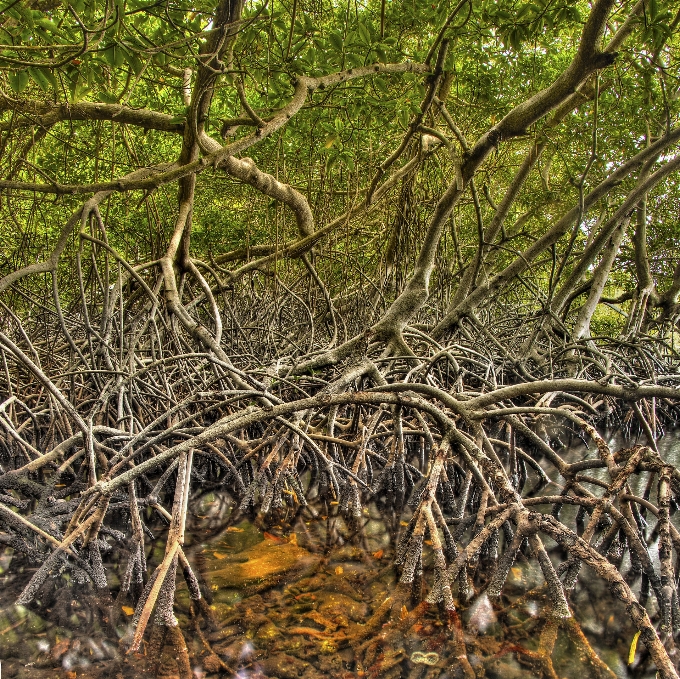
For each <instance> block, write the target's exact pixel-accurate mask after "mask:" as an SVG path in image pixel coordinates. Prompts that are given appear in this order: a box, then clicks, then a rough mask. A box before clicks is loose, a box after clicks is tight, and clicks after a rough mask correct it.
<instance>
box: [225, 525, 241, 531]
mask: <svg viewBox="0 0 680 679" xmlns="http://www.w3.org/2000/svg"><path fill="white" fill-rule="evenodd" d="M227 533H243V528H236V526H229V528H227Z"/></svg>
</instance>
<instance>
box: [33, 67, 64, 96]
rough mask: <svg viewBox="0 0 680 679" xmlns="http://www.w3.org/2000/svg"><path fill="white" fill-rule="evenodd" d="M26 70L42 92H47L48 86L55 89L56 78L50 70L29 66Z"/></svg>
mask: <svg viewBox="0 0 680 679" xmlns="http://www.w3.org/2000/svg"><path fill="white" fill-rule="evenodd" d="M28 72H29V74H30V76H31V78H33V80H34V81H35V83H36V84H37V85H38V87H39V88H40V89H41V90H42V91H43V92H48V91H49V90H50V88H54V89H57V79H56V78H55V77H54V75H53V73H52V71H50V70H48V69H46V68H38V67H31V68H29V69H28Z"/></svg>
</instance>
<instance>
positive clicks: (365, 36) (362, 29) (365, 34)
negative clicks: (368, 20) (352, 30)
mask: <svg viewBox="0 0 680 679" xmlns="http://www.w3.org/2000/svg"><path fill="white" fill-rule="evenodd" d="M358 30H359V37H360V38H361V40H362V41H363V42H365V43H366V44H367V45H370V44H371V34H370V33H369V31H368V28H366V26H365V24H362V23H361V22H359V26H358Z"/></svg>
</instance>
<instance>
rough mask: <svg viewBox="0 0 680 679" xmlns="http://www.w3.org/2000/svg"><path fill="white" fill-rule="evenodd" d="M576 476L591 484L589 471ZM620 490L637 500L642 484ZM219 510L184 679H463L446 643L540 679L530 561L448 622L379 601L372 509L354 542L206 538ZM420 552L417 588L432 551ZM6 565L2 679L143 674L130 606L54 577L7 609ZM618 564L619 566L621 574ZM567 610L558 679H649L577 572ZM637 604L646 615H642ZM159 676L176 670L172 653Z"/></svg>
mask: <svg viewBox="0 0 680 679" xmlns="http://www.w3.org/2000/svg"><path fill="white" fill-rule="evenodd" d="M611 443H612V448H613V449H618V448H619V447H621V445H622V444H623V442H622V441H621V440H620V439H614V438H612V439H611ZM626 443H627V445H630V444H631V442H626ZM659 448H660V450H661V453H662V455H663V456H664V457H665V459H668V460H669V461H672V462H674V463H676V464H677V463H679V462H680V459H679V458H680V437H678V436H675V435H673V436H668V437H666V438H664V439H662V440H661V441H660V442H659ZM568 455H569V458H570V459H572V458H573V459H588V458H590V457H595V455H596V453H595V451H594V450H592V449H591V450H590V451H588V450H586V449H585V448H583V447H576V446H575V447H573V448H572V449H571V450H570V451H569V454H568ZM589 473H591V475H592V476H595V477H598V476H600V475H602V474H601V471H600V470H597V469H595V470H591V471H590V472H589ZM632 490H633V492H634V493H635V494H640V495H642V494H643V492H644V487H642V486H639V487H638V486H635V487H633V488H632ZM652 499H653V498H652ZM225 507H226V504H225V502H224V498H221V497H219V496H215V495H207V496H205V497H203V498H202V499H201V501H200V503H198V504H197V505H196V506H195V508H194V511H193V517H192V522H193V525H192V531H191V533H190V535H189V538H188V541H187V545H186V552H187V554H188V555H189V558H190V560H191V561H192V563H193V564H194V566H195V570H196V574H197V576H198V577H199V579H200V580H202V584H203V589H204V591H206V592H207V593H208V598H209V617H210V618H211V619H210V620H208V621H207V622H205V621H204V622H202V623H200V624H199V625H198V626H196V622H195V620H194V619H193V617H192V610H191V606H190V601H189V597H188V592H187V589H186V585H184V583H183V581H182V578H181V575H180V576H179V577H178V592H177V597H176V605H175V613H176V616H177V618H178V621H179V623H180V626H181V628H182V629H183V630H184V634H185V638H186V641H187V646H188V648H189V652H190V656H191V658H192V664H193V667H192V671H193V674H194V676H195V677H196V679H217V677H238V679H265V678H269V679H275V678H279V679H293V678H295V679H298V678H302V679H321V678H322V677H338V678H339V679H350V678H354V677H374V678H376V679H377V678H378V677H381V678H383V677H384V678H386V679H389V678H391V677H392V678H394V679H397V678H401V677H403V678H404V679H435V678H438V679H454V678H456V679H457V678H459V677H460V678H465V679H467V677H468V676H471V675H469V674H466V667H465V666H464V665H463V664H462V663H461V662H460V660H459V659H458V656H459V655H460V652H461V651H460V645H458V646H457V645H456V639H458V640H459V641H460V640H462V641H463V642H464V644H465V648H466V652H467V659H468V663H469V665H468V666H467V668H469V671H471V672H472V673H474V675H475V676H477V677H480V676H487V677H489V678H490V679H494V678H499V679H500V678H503V679H513V678H517V679H519V678H521V677H540V676H548V675H547V674H544V673H545V672H547V669H546V667H545V665H544V664H543V662H542V660H541V649H542V645H543V644H544V642H545V637H546V630H547V629H548V628H547V626H546V620H547V619H546V617H545V615H544V610H545V609H546V601H545V598H544V596H543V592H542V589H541V586H542V583H543V578H542V575H541V572H540V569H539V568H538V566H536V565H535V564H533V562H529V561H527V560H522V559H519V560H518V561H517V562H516V563H515V565H514V566H513V568H512V569H511V571H510V575H509V578H508V581H507V584H506V588H505V593H506V595H507V597H506V598H504V599H503V603H502V605H500V604H497V603H493V604H492V603H491V602H490V601H489V600H488V599H487V598H486V597H484V596H482V597H477V598H475V599H473V601H472V602H471V603H470V604H469V605H465V604H464V603H463V602H461V601H458V598H457V594H458V593H457V591H456V590H455V589H454V596H456V601H457V603H458V611H457V614H456V616H454V619H453V620H449V619H446V618H445V617H443V616H442V615H441V614H440V612H439V611H438V610H437V609H436V607H430V608H427V607H425V606H417V605H416V603H417V602H416V601H411V600H410V599H407V600H405V601H404V602H403V604H402V605H401V607H400V608H396V609H395V607H394V606H393V605H392V604H391V602H392V601H393V600H394V597H395V591H396V590H395V587H396V580H395V573H394V571H393V569H392V568H391V567H390V562H391V559H392V556H393V547H392V546H391V542H390V539H389V536H388V527H387V526H386V525H385V523H384V522H383V520H382V518H381V515H380V513H379V512H378V510H377V509H376V507H375V506H371V507H369V508H368V509H367V510H365V514H364V517H363V519H364V520H363V525H364V528H363V534H362V535H360V536H356V535H355V536H354V537H352V531H351V530H350V529H349V527H348V526H346V525H345V524H344V522H343V520H342V519H341V518H339V517H337V516H336V517H334V516H333V515H332V514H333V512H334V511H335V510H334V509H333V508H325V509H326V510H327V511H329V514H330V516H329V515H326V514H323V512H322V511H321V508H317V509H318V514H319V516H318V518H317V519H315V520H309V521H302V520H298V521H297V522H296V523H294V525H292V526H289V525H284V524H282V525H279V526H273V527H269V530H267V531H265V530H262V529H260V528H258V527H256V526H255V525H253V523H250V522H248V521H243V522H241V523H239V524H237V525H234V526H230V527H229V528H228V529H226V530H224V531H221V532H219V533H217V534H215V535H213V536H212V537H209V538H208V537H207V536H208V535H210V534H211V532H212V530H213V529H214V528H215V526H217V525H218V524H219V523H220V522H221V521H223V520H224V514H225ZM674 520H677V516H676V517H675V519H674ZM163 548H164V541H163V539H162V536H161V538H159V539H158V540H157V541H156V542H155V543H154V544H153V545H152V546H151V548H150V551H149V555H148V556H149V562H150V563H151V564H154V565H155V563H157V562H158V561H159V560H160V558H161V557H162V551H163ZM425 549H426V551H425V557H424V566H425V573H426V576H425V583H426V584H427V583H429V580H428V577H429V576H428V566H430V564H431V554H430V553H428V551H427V546H426V548H425ZM13 560H14V558H13V556H12V554H11V550H6V551H5V552H4V553H2V554H0V569H2V570H1V571H0V604H2V606H3V608H2V610H1V611H0V659H2V677H17V678H18V679H22V678H25V679H43V678H44V679H52V678H55V679H56V678H61V677H63V678H64V679H76V678H78V677H92V678H93V679H94V678H97V677H102V678H103V677H107V678H108V677H110V678H111V679H114V678H115V679H131V678H132V677H145V678H146V677H149V676H150V675H149V674H148V672H147V671H146V669H145V658H144V656H143V654H141V655H137V656H126V655H125V654H124V653H123V652H122V651H121V648H120V646H119V640H120V638H122V637H123V636H124V635H125V633H126V632H127V631H128V627H129V622H130V619H131V616H132V613H133V609H132V607H131V606H128V605H125V603H121V602H114V601H113V600H110V601H99V600H97V599H96V597H94V596H93V595H91V594H88V593H87V591H84V590H83V589H82V588H79V587H78V586H77V585H76V584H75V583H73V582H71V581H70V580H69V578H68V574H67V573H65V574H62V575H60V576H59V578H58V579H57V582H56V585H57V586H56V593H55V591H53V592H52V593H51V594H48V595H46V598H45V601H44V602H41V604H40V606H35V607H32V608H31V610H27V609H22V608H17V607H12V606H11V605H10V602H11V600H13V598H15V597H16V594H17V593H18V591H20V588H21V586H23V583H25V582H26V579H27V577H28V576H29V575H30V572H29V571H30V569H27V568H26V567H25V566H22V565H19V562H18V561H16V562H15V563H14V564H13V563H12V562H13ZM13 565H14V568H13ZM627 568H628V566H627V564H626V562H625V560H624V563H623V568H622V570H623V571H624V572H625V571H626V570H627ZM22 569H23V571H24V572H21V571H22ZM107 575H108V577H109V584H110V586H111V587H112V588H113V589H114V590H115V588H116V586H117V584H118V576H119V564H117V563H115V561H110V562H109V563H108V564H107ZM54 584H55V583H53V590H54V589H55V588H54ZM429 584H431V583H429ZM637 589H639V586H637V587H636V590H637ZM571 601H572V604H573V609H574V610H575V612H576V619H577V621H578V625H577V626H574V625H572V626H569V625H568V624H561V625H557V624H556V625H555V626H554V627H555V630H556V632H555V634H554V649H553V652H552V655H551V657H552V661H553V664H554V670H555V672H556V675H557V676H558V677H565V678H568V679H583V678H584V677H590V676H593V677H616V676H618V677H633V676H635V677H650V678H651V677H654V674H655V673H654V672H653V671H651V670H649V669H648V667H647V668H644V667H641V663H643V662H644V657H643V655H644V653H643V651H644V649H638V652H637V654H636V656H635V660H634V663H633V665H632V666H628V664H627V661H628V655H629V652H630V647H631V642H632V640H633V637H634V631H635V630H634V629H633V627H632V625H631V624H630V623H629V622H628V618H627V616H626V613H625V611H624V610H623V609H622V608H621V607H620V606H619V605H617V603H616V602H614V601H613V600H612V599H611V597H610V596H609V593H608V591H607V589H606V587H605V586H604V585H603V583H602V581H601V580H599V579H598V578H597V577H596V576H594V574H593V573H591V572H589V571H588V569H585V568H584V569H583V570H582V576H581V578H580V581H579V584H578V586H577V589H576V590H575V591H574V593H573V596H572V598H571ZM649 610H650V612H651V613H653V612H654V607H653V605H651V604H650V605H649ZM57 612H58V614H57ZM55 616H56V619H55ZM551 624H552V623H551ZM143 650H144V649H143ZM158 674H159V676H162V677H168V678H170V677H177V676H178V669H177V663H176V662H175V659H174V657H173V653H172V649H171V648H170V647H169V646H168V647H166V649H165V651H164V654H163V656H162V658H161V663H160V667H159V670H158Z"/></svg>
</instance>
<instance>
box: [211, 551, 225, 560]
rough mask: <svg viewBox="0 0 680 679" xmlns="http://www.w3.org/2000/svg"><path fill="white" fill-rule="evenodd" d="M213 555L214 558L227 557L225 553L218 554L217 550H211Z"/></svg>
mask: <svg viewBox="0 0 680 679" xmlns="http://www.w3.org/2000/svg"><path fill="white" fill-rule="evenodd" d="M213 556H214V557H215V558H216V559H226V558H227V555H226V554H220V553H219V552H213Z"/></svg>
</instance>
